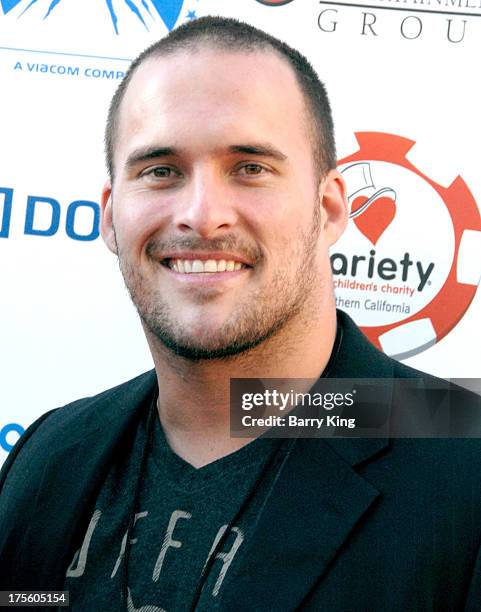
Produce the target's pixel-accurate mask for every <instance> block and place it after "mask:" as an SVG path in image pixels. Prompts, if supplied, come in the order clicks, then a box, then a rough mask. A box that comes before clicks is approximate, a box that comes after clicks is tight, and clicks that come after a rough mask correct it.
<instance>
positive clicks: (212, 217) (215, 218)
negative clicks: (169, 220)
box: [174, 166, 237, 238]
mask: <svg viewBox="0 0 481 612" xmlns="http://www.w3.org/2000/svg"><path fill="white" fill-rule="evenodd" d="M232 197H233V194H232V192H231V190H230V189H229V186H228V178H227V177H226V176H224V175H223V174H222V172H220V171H219V169H216V168H213V167H208V166H203V167H200V168H198V169H196V170H195V171H194V172H193V174H192V176H191V180H190V181H189V186H188V188H187V189H185V191H184V193H183V202H182V203H181V204H180V206H178V207H176V213H175V215H174V216H175V225H176V227H177V228H178V229H179V230H180V231H181V232H183V233H185V234H188V233H189V232H195V233H196V234H197V235H198V236H200V237H202V238H213V237H215V236H219V235H221V234H223V233H225V232H228V231H231V230H232V228H233V226H234V225H235V224H236V221H237V214H236V212H235V208H234V202H233V200H232Z"/></svg>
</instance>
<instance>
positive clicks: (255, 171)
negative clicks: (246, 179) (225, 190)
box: [244, 164, 263, 176]
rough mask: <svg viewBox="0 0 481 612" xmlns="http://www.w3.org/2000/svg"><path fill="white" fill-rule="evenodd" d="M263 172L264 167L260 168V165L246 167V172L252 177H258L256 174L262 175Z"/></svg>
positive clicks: (247, 165)
mask: <svg viewBox="0 0 481 612" xmlns="http://www.w3.org/2000/svg"><path fill="white" fill-rule="evenodd" d="M262 170H263V167H262V166H259V164H246V165H245V166H244V172H245V173H246V174H249V175H251V176H252V175H256V174H261V172H262Z"/></svg>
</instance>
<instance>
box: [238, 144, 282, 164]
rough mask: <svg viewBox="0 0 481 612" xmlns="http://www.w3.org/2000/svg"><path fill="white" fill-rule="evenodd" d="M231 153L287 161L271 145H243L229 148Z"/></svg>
mask: <svg viewBox="0 0 481 612" xmlns="http://www.w3.org/2000/svg"><path fill="white" fill-rule="evenodd" d="M229 151H230V152H231V153H245V154H246V155H258V156H259V157H272V158H273V159H277V160H278V161H284V160H286V159H287V155H284V153H282V152H281V151H279V150H278V149H276V148H275V147H273V146H272V145H270V144H241V145H233V146H231V147H229Z"/></svg>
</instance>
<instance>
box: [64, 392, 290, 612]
mask: <svg viewBox="0 0 481 612" xmlns="http://www.w3.org/2000/svg"><path fill="white" fill-rule="evenodd" d="M151 410H152V411H156V403H155V399H153V401H152V407H151ZM147 422H148V419H147V418H146V419H144V420H143V421H141V423H140V425H139V427H138V430H137V432H136V433H135V436H134V438H133V441H132V446H131V448H128V449H125V454H124V455H123V456H119V458H118V460H117V461H116V463H115V464H114V465H113V466H112V469H111V470H110V472H109V474H108V476H107V478H106V480H105V483H104V485H103V487H102V489H101V491H100V493H99V495H98V498H97V500H96V503H95V509H94V511H93V514H92V517H91V519H90V523H89V525H88V528H87V531H86V533H85V536H84V539H83V543H82V546H81V548H80V549H79V550H78V551H77V553H76V554H75V556H74V558H73V560H72V562H71V564H70V567H69V568H68V570H67V573H66V578H65V583H64V589H65V590H68V591H69V592H70V602H71V609H72V610H73V611H74V612H79V611H82V612H85V610H102V611H103V612H110V611H112V612H114V611H115V612H119V611H120V610H125V609H127V610H129V612H134V611H136V610H140V609H141V610H142V612H159V611H161V610H165V611H167V612H176V611H186V610H190V609H191V608H192V607H193V606H194V604H196V610H214V609H216V608H217V604H218V602H219V599H220V595H221V592H222V588H223V586H224V585H225V583H226V582H227V581H228V579H229V574H230V573H232V568H233V567H235V565H236V562H237V561H238V559H239V557H240V556H241V555H242V553H243V550H244V549H245V546H246V542H247V541H248V539H249V536H250V535H251V533H252V531H253V528H254V526H255V523H256V520H257V517H258V514H259V510H260V508H261V507H262V504H263V502H264V500H265V498H266V496H267V495H268V492H269V488H270V485H271V483H272V481H273V479H274V477H275V474H276V473H277V470H278V468H279V465H280V463H281V462H282V459H283V456H284V455H285V450H283V448H282V447H283V446H285V445H284V444H283V442H282V441H279V440H272V439H271V440H269V439H264V438H259V439H257V440H255V441H253V442H251V443H250V444H248V445H247V446H245V447H243V448H241V449H240V450H239V451H237V452H235V453H232V454H230V455H228V456H226V457H223V458H222V459H219V460H217V461H214V462H213V463H210V464H208V465H206V466H204V467H202V468H200V469H196V468H194V467H192V466H191V465H190V464H188V463H187V462H185V461H184V460H183V459H181V458H180V457H178V456H177V455H175V454H174V453H173V452H172V450H171V449H170V447H169V445H168V443H167V441H166V439H165V436H164V434H163V431H162V428H161V425H160V422H159V419H158V416H157V414H155V415H154V416H152V420H151V423H152V425H151V429H152V432H151V436H149V435H148V431H147V429H148V426H147ZM146 444H147V446H145V445H146ZM144 449H145V450H146V455H145V463H144V466H143V468H142V457H143V455H144ZM139 474H141V476H140V478H141V480H140V481H139ZM134 498H135V508H134V510H133V511H132V504H131V500H132V499H134ZM129 525H130V532H129V533H127V531H128V529H129ZM125 597H126V598H127V599H126V600H125Z"/></svg>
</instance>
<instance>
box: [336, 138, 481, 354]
mask: <svg viewBox="0 0 481 612" xmlns="http://www.w3.org/2000/svg"><path fill="white" fill-rule="evenodd" d="M356 137H357V140H358V143H359V147H360V148H359V150H358V151H356V152H355V153H353V154H352V155H350V156H348V157H346V158H344V159H342V160H340V162H339V168H340V170H341V172H342V174H343V176H344V178H345V180H346V185H347V189H348V202H349V205H350V215H349V216H350V222H349V224H348V228H347V230H346V232H345V234H344V235H343V236H342V238H341V239H340V240H339V241H338V243H337V244H336V245H335V246H334V247H333V249H332V251H331V264H332V269H333V274H334V285H335V289H336V302H337V305H338V307H339V308H341V309H343V310H346V311H347V312H348V313H349V314H350V315H351V316H352V317H353V318H354V319H355V321H356V322H357V323H358V324H359V325H360V326H361V327H362V329H363V331H364V333H365V334H366V335H367V336H368V337H369V338H370V340H371V341H372V342H373V343H374V344H375V345H377V346H378V347H379V348H381V349H383V350H384V351H385V352H386V353H388V354H389V355H392V356H394V357H396V358H398V359H402V358H407V357H410V356H412V355H414V354H416V353H418V352H421V351H423V350H425V349H427V348H428V347H430V346H432V345H433V344H435V343H436V342H437V341H438V340H440V339H441V338H443V337H444V336H445V335H446V334H448V333H449V332H450V331H451V330H452V329H453V328H454V327H455V325H456V324H457V323H458V322H459V320H460V319H461V318H462V317H463V315H464V313H465V312H466V310H467V308H468V306H469V305H470V303H471V302H472V300H473V298H474V296H475V293H476V290H477V286H478V284H479V282H480V276H481V263H480V262H481V256H480V255H481V218H480V213H479V208H478V206H477V204H476V202H475V201H474V199H473V196H472V195H471V193H470V191H469V189H468V187H467V185H466V183H465V182H464V181H463V179H462V178H461V177H460V176H458V177H457V178H456V179H455V180H454V181H453V183H452V184H451V185H449V186H448V187H443V186H441V185H439V184H437V183H435V182H434V181H433V180H431V179H430V178H429V177H427V176H426V175H425V174H423V173H422V172H421V171H420V170H419V169H418V168H416V167H415V166H414V165H413V164H411V162H410V161H409V160H408V159H407V157H406V156H407V154H408V152H409V151H410V150H411V149H412V147H413V146H414V144H415V143H414V142H413V141H411V140H408V139H406V138H402V137H401V136H396V135H392V134H382V133H376V132H364V133H358V134H356Z"/></svg>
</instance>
